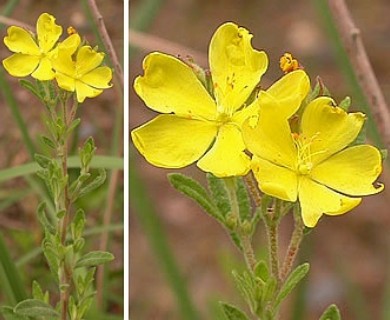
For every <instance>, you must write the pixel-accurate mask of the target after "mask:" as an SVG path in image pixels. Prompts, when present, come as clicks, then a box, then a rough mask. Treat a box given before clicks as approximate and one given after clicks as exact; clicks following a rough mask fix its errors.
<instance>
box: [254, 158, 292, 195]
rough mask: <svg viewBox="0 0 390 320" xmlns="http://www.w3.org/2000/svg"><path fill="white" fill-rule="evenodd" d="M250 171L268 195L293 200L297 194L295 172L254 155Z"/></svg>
mask: <svg viewBox="0 0 390 320" xmlns="http://www.w3.org/2000/svg"><path fill="white" fill-rule="evenodd" d="M252 171H253V174H254V175H255V177H256V180H257V182H258V184H259V188H260V190H261V191H262V192H264V193H265V194H268V195H270V196H273V197H276V198H279V199H282V200H286V201H292V202H295V201H296V200H297V194H298V179H297V175H296V173H295V172H293V171H291V170H289V169H287V168H284V167H280V166H277V165H275V164H274V163H272V162H269V161H267V160H263V159H261V158H258V157H256V156H254V157H253V158H252Z"/></svg>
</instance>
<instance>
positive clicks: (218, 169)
mask: <svg viewBox="0 0 390 320" xmlns="http://www.w3.org/2000/svg"><path fill="white" fill-rule="evenodd" d="M244 150H245V145H244V142H243V140H242V135H241V131H240V129H239V128H238V127H237V126H236V125H233V124H226V125H223V126H221V127H220V129H219V131H218V135H217V139H216V141H215V143H214V145H213V146H212V147H211V149H210V150H209V151H208V152H207V153H206V154H205V155H204V157H202V158H201V159H200V160H199V161H198V163H197V165H198V167H199V168H200V169H202V170H203V171H206V172H211V173H212V174H213V175H215V176H217V177H229V176H240V175H245V174H247V173H248V171H249V169H250V158H249V157H248V156H247V155H246V154H245V153H244Z"/></svg>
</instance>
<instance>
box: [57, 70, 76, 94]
mask: <svg viewBox="0 0 390 320" xmlns="http://www.w3.org/2000/svg"><path fill="white" fill-rule="evenodd" d="M55 77H56V80H57V83H58V86H59V87H60V88H62V89H64V90H66V91H70V92H74V91H75V90H76V80H75V79H73V78H71V77H68V76H67V75H65V74H63V73H56V75H55Z"/></svg>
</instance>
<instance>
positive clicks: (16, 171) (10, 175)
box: [0, 156, 123, 182]
mask: <svg viewBox="0 0 390 320" xmlns="http://www.w3.org/2000/svg"><path fill="white" fill-rule="evenodd" d="M68 168H80V159H79V158H78V157H76V156H71V157H69V158H68ZM91 168H95V169H98V168H105V169H120V170H123V158H120V157H111V156H94V157H93V159H92V162H91ZM38 169H39V166H38V165H37V163H36V162H30V163H26V164H23V165H21V166H16V167H12V168H7V169H3V170H0V182H3V181H7V180H11V179H15V178H18V177H22V176H26V175H29V174H34V173H36V171H37V170H38Z"/></svg>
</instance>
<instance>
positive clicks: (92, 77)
mask: <svg viewBox="0 0 390 320" xmlns="http://www.w3.org/2000/svg"><path fill="white" fill-rule="evenodd" d="M73 53H74V50H73V52H72V50H71V49H69V48H68V49H64V48H61V47H60V48H59V49H58V54H57V55H56V57H55V58H54V59H53V68H54V69H55V78H56V80H57V83H58V86H59V87H60V88H62V89H64V90H67V91H70V92H76V96H77V101H78V102H80V103H81V102H83V101H84V100H85V98H94V97H96V96H98V95H99V94H101V93H102V92H103V89H107V88H110V87H111V84H110V81H111V79H112V71H111V69H110V68H109V67H106V66H103V67H99V66H100V64H101V63H102V61H103V59H104V53H102V52H96V51H95V50H93V49H92V48H91V47H90V46H83V47H81V48H80V49H79V50H78V51H77V54H76V59H75V61H73V60H72V55H73Z"/></svg>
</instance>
